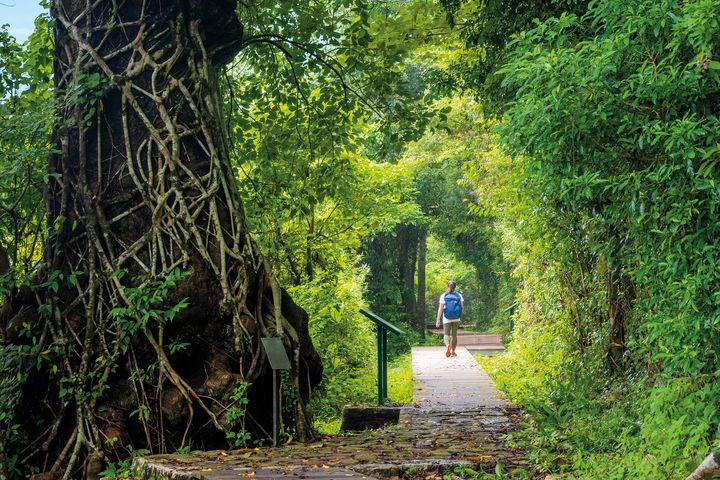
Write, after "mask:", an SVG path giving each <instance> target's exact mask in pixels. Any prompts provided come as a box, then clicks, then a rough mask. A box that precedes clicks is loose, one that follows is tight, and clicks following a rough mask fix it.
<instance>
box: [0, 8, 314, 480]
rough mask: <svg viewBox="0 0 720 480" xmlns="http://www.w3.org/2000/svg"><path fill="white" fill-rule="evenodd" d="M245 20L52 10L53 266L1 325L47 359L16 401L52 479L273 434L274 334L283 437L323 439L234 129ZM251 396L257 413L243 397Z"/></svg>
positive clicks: (203, 12) (205, 13)
mask: <svg viewBox="0 0 720 480" xmlns="http://www.w3.org/2000/svg"><path fill="white" fill-rule="evenodd" d="M235 6H236V2H235V1H233V0H205V1H200V0H175V1H167V0H144V1H141V0H132V1H131V0H127V1H123V0H116V1H96V0H56V1H55V3H54V6H53V16H54V17H55V18H56V20H57V22H56V55H57V59H56V65H55V79H56V85H57V92H58V97H59V99H60V101H61V103H60V105H61V107H60V108H61V111H60V118H61V122H60V124H59V125H58V126H57V129H56V134H55V144H56V146H57V151H58V153H57V155H55V156H54V157H53V158H51V160H50V167H49V169H50V176H51V180H50V184H49V188H48V191H47V194H46V201H47V213H48V222H49V226H50V229H51V236H50V240H49V243H48V245H47V248H46V255H45V256H46V268H44V269H43V270H42V271H41V272H39V273H38V277H37V279H36V285H35V286H34V288H33V289H24V290H23V291H21V292H20V294H19V295H17V296H16V297H15V298H13V299H11V301H9V302H6V308H5V311H4V316H5V319H6V324H7V328H6V332H5V334H6V338H7V339H8V341H9V342H12V343H14V344H16V345H20V344H24V345H25V346H30V348H33V349H34V350H33V351H35V352H39V353H38V354H37V355H38V357H37V358H40V360H38V365H37V367H38V368H37V369H35V370H33V371H32V372H31V373H30V374H29V375H27V379H26V381H25V382H24V385H23V386H22V387H21V388H20V389H19V392H20V396H19V397H18V398H19V402H18V404H17V407H16V410H15V418H16V419H17V421H18V423H20V424H21V428H20V430H19V432H20V433H19V435H20V438H19V439H16V440H15V441H16V444H15V447H18V444H20V443H21V442H22V441H23V439H24V441H26V442H27V444H26V445H25V446H24V448H23V449H22V451H20V459H21V460H25V462H26V463H27V464H34V465H37V466H38V467H39V468H40V469H41V471H48V472H51V473H50V474H49V476H50V477H56V476H60V474H61V473H64V477H65V478H70V477H71V476H72V477H73V478H78V477H81V476H92V474H93V472H94V471H95V470H97V469H98V468H99V466H100V465H102V463H103V460H102V459H103V457H104V456H116V455H118V456H119V455H122V454H123V452H126V451H127V450H126V448H127V447H129V446H130V445H132V446H133V447H134V448H136V449H137V448H146V449H148V450H150V451H152V452H163V451H174V450H175V449H177V448H180V447H182V446H187V445H190V444H192V445H193V446H195V447H199V448H213V447H223V446H225V445H227V443H226V433H227V432H228V431H231V430H232V431H236V430H248V431H250V432H253V433H255V434H257V435H266V434H268V432H270V425H271V424H272V419H271V418H272V417H271V414H272V412H271V409H270V405H271V404H272V402H271V401H268V398H269V396H270V394H271V392H270V386H269V385H270V382H269V381H268V378H269V373H270V369H269V365H268V363H267V361H266V360H265V356H264V353H263V352H262V350H261V347H260V342H259V339H260V337H264V336H281V337H282V338H283V341H284V344H285V346H286V348H287V350H288V353H289V355H290V358H291V361H292V370H291V371H290V375H289V376H288V377H286V385H284V388H283V391H284V392H285V393H288V392H294V393H292V394H290V395H289V397H288V396H287V395H286V398H287V400H288V402H289V403H290V404H291V405H292V407H293V408H285V409H284V412H285V428H286V429H287V430H288V431H290V432H293V433H294V434H295V435H296V437H299V438H301V439H305V438H308V437H309V436H310V434H311V433H310V426H309V423H308V420H307V417H306V415H305V407H304V402H305V400H306V399H307V396H308V393H309V391H310V389H311V388H313V387H314V386H315V385H316V384H317V383H318V382H319V380H320V377H321V372H322V366H321V364H320V360H319V357H318V356H317V354H316V352H315V350H314V349H313V346H312V343H311V341H310V338H309V335H308V330H307V315H306V314H305V312H304V311H302V310H301V309H300V308H298V307H297V306H295V305H294V303H293V302H292V300H291V299H290V298H289V297H288V296H287V294H286V293H285V292H284V291H282V290H281V289H280V288H279V286H278V285H277V284H276V282H275V280H274V278H273V276H272V274H271V272H270V271H269V268H268V266H267V263H266V262H264V261H263V259H262V258H261V256H260V255H259V254H258V252H257V251H256V249H255V247H254V246H253V244H252V241H251V239H250V238H249V236H248V233H247V229H246V227H245V223H244V218H243V210H242V206H241V202H240V198H239V196H238V193H237V189H236V188H235V185H234V180H233V175H232V172H231V169H230V165H229V152H228V149H229V145H228V141H227V138H226V136H225V135H224V132H223V127H222V125H223V122H222V106H221V101H220V98H219V93H218V82H217V77H216V71H217V69H218V68H219V67H222V66H223V65H224V63H225V62H227V61H228V60H229V59H231V58H232V57H233V56H234V55H235V53H237V51H238V50H239V48H240V47H241V38H242V25H241V24H240V22H239V21H238V19H237V18H236V15H235V12H234V10H235ZM179 271H183V272H188V276H181V275H178V274H177V272H179ZM168 279H169V280H168ZM182 299H187V304H188V306H187V307H186V308H184V309H183V308H181V309H179V311H178V312H175V310H173V309H172V306H174V305H176V304H178V303H179V302H181V300H182ZM33 303H34V305H33ZM38 307H39V308H38ZM23 325H24V327H21V326H23ZM24 330H25V331H26V332H25V333H23V331H24ZM40 352H41V353H40ZM27 367H28V364H27V362H26V363H25V364H24V366H23V367H22V368H27ZM242 381H246V382H250V383H251V387H250V389H249V390H248V392H247V397H248V398H249V404H248V405H247V413H246V414H245V415H244V416H242V414H238V411H239V410H242V409H243V408H244V407H243V401H242V400H238V398H237V395H236V398H232V396H233V393H234V392H236V393H237V392H239V391H240V390H236V388H237V387H239V386H240V385H242ZM48 385H49V388H48ZM9 442H10V443H9ZM4 444H5V445H4V446H3V448H4V450H5V451H3V452H2V454H3V455H4V456H5V457H6V458H7V457H9V456H12V453H13V451H12V448H13V444H12V443H11V441H7V442H4ZM83 459H86V460H85V461H84V463H83ZM83 468H84V472H81V469H83Z"/></svg>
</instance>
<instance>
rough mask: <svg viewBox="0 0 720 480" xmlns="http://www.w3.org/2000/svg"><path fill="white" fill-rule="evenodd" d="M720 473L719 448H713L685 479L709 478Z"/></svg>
mask: <svg viewBox="0 0 720 480" xmlns="http://www.w3.org/2000/svg"><path fill="white" fill-rule="evenodd" d="M717 475H720V448H715V449H713V451H712V452H710V454H709V455H708V456H707V457H705V460H703V461H702V463H701V464H700V465H698V467H697V468H696V469H695V471H694V472H693V473H691V474H690V475H689V476H688V477H687V478H686V479H685V480H710V479H711V478H714V477H715V476H717Z"/></svg>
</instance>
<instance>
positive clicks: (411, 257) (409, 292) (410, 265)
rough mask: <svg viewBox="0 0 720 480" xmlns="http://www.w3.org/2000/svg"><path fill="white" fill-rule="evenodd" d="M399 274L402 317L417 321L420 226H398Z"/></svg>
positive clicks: (412, 322)
mask: <svg viewBox="0 0 720 480" xmlns="http://www.w3.org/2000/svg"><path fill="white" fill-rule="evenodd" d="M396 231H397V239H398V274H399V277H400V297H401V298H402V304H403V315H402V318H403V319H404V320H405V321H406V322H408V323H410V324H411V325H412V324H414V323H415V315H416V308H417V301H416V298H415V266H416V265H417V251H418V249H417V247H418V227H416V226H415V225H400V226H398V227H397V230H396Z"/></svg>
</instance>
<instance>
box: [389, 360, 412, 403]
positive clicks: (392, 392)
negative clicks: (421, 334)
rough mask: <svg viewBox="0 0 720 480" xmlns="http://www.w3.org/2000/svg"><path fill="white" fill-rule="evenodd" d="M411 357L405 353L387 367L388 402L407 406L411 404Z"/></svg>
mask: <svg viewBox="0 0 720 480" xmlns="http://www.w3.org/2000/svg"><path fill="white" fill-rule="evenodd" d="M412 395H413V381H412V356H411V355H410V353H406V354H404V355H402V356H400V357H398V358H396V359H395V360H394V361H392V362H391V363H390V364H389V365H388V400H389V401H391V402H395V403H400V404H407V403H411V402H412Z"/></svg>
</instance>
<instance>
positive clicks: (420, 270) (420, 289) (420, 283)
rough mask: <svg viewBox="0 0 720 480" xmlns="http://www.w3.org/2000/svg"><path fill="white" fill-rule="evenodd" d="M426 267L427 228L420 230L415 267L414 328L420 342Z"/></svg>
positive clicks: (423, 315)
mask: <svg viewBox="0 0 720 480" xmlns="http://www.w3.org/2000/svg"><path fill="white" fill-rule="evenodd" d="M426 266H427V227H422V228H421V229H420V238H419V240H418V267H417V312H416V316H415V318H416V322H415V325H416V328H417V331H418V333H419V334H420V340H425V322H426V311H425V310H426V300H425V289H426V288H425V268H426Z"/></svg>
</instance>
